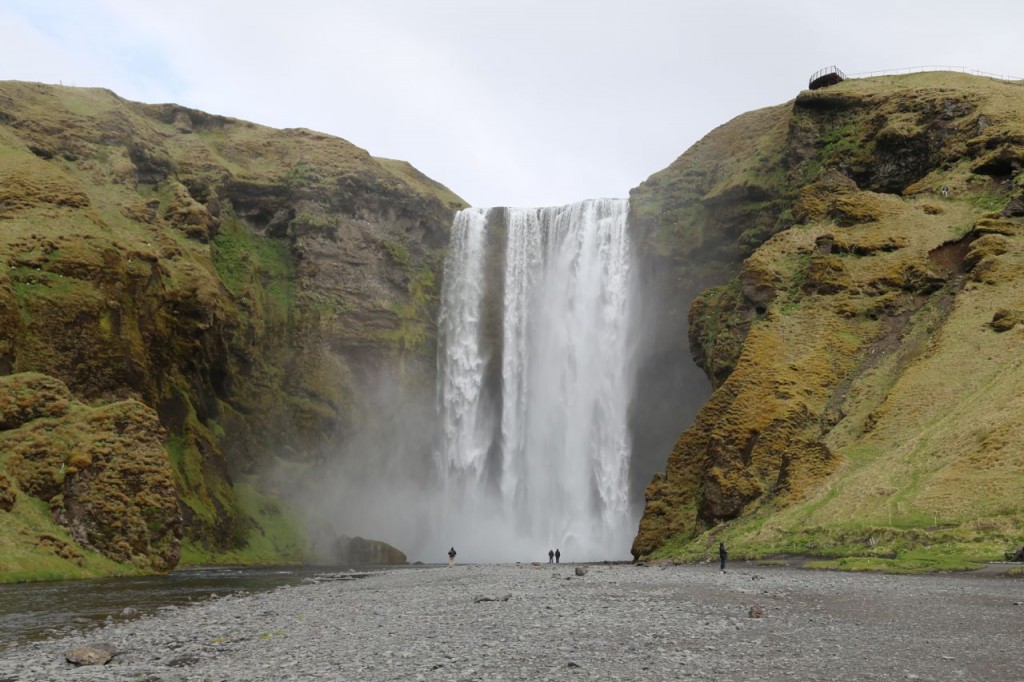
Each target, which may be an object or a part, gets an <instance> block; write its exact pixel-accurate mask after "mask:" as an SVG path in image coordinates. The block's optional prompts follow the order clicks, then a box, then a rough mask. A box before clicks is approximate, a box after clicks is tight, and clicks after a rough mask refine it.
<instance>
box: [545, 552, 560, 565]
mask: <svg viewBox="0 0 1024 682" xmlns="http://www.w3.org/2000/svg"><path fill="white" fill-rule="evenodd" d="M561 558H562V550H560V549H554V550H552V549H549V550H548V563H549V564H550V563H551V562H552V561H554V563H556V564H557V563H558V562H559V560H560V559H561Z"/></svg>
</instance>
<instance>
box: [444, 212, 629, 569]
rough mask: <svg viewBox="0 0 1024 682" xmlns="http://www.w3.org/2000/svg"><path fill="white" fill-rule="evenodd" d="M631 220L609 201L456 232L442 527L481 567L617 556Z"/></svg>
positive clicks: (448, 309) (625, 507) (473, 223)
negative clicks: (560, 556)
mask: <svg viewBox="0 0 1024 682" xmlns="http://www.w3.org/2000/svg"><path fill="white" fill-rule="evenodd" d="M628 209H629V203H628V201H626V200H606V199H604V200H594V201H584V202H581V203H577V204H572V205H569V206H563V207H559V208H541V209H516V208H509V209H490V210H487V209H476V208H474V209H464V210H463V211H461V212H460V213H459V214H458V215H457V216H456V218H455V223H454V226H453V229H452V240H451V246H450V250H449V255H448V260H447V262H446V270H445V282H444V287H443V290H442V302H441V317H440V329H439V339H440V343H439V357H438V367H439V372H438V401H439V410H440V415H441V420H442V428H443V433H442V438H441V441H442V442H441V444H440V447H439V451H438V456H437V460H438V466H439V467H440V471H441V480H442V484H443V504H442V509H443V518H442V520H441V524H440V527H441V529H442V532H443V533H445V534H447V536H450V537H452V538H453V540H452V541H453V542H462V543H465V544H469V545H471V546H472V547H473V548H474V554H476V555H478V556H480V557H481V558H486V559H487V560H517V559H525V558H530V557H536V558H539V557H543V556H544V555H545V554H546V552H547V551H548V549H550V548H561V550H562V552H563V553H564V554H565V555H566V556H571V557H572V558H573V559H574V560H576V559H606V558H624V557H625V556H628V546H629V542H630V538H631V537H632V534H633V532H634V530H635V523H636V518H637V516H636V511H637V510H636V509H631V507H630V500H629V465H630V453H631V444H630V435H629V429H628V423H627V422H628V419H627V416H628V415H627V410H628V407H629V401H630V397H631V395H632V390H633V379H634V368H633V363H632V360H631V358H632V353H631V348H630V341H631V339H630V336H629V333H630V325H629V315H630V308H631V304H632V299H633V296H634V286H633V258H632V249H631V245H630V241H629V238H628V235H627V232H626V216H627V213H628Z"/></svg>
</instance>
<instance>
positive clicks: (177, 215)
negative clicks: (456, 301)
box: [0, 82, 463, 570]
mask: <svg viewBox="0 0 1024 682" xmlns="http://www.w3.org/2000/svg"><path fill="white" fill-rule="evenodd" d="M462 205H463V203H462V202H461V200H459V199H458V197H456V196H455V195H453V194H452V193H451V192H450V191H448V190H447V189H446V188H444V187H443V186H441V185H439V184H438V183H436V182H433V181H431V180H429V179H428V178H425V177H424V176H423V175H422V174H420V173H419V172H418V171H416V170H415V169H413V168H412V167H411V166H409V165H408V164H405V163H404V162H397V161H392V160H378V159H375V158H373V157H371V156H370V155H369V154H367V153H366V152H365V151H364V150H362V149H359V148H358V147H355V146H354V145H352V144H350V143H348V142H346V141H345V140H342V139H340V138H336V137H331V136H328V135H323V134H320V133H316V132H313V131H308V130H303V129H294V130H275V129H271V128H266V127H263V126H258V125H254V124H251V123H247V122H244V121H238V120H235V119H229V118H225V117H219V116H214V115H210V114H206V113H203V112H199V111H195V110H190V109H186V108H183V107H179V106H176V105H145V104H138V103H133V102H128V101H125V100H123V99H121V98H119V97H117V96H116V95H114V94H113V93H111V92H109V91H106V90H99V89H82V88H69V87H58V86H47V85H41V84H33V83H20V82H0V263H2V265H3V267H2V268H0V374H14V373H19V372H39V373H43V374H45V375H49V376H52V377H55V378H56V379H58V380H59V381H61V382H63V383H64V384H66V385H67V386H68V388H69V389H70V391H71V394H72V395H73V396H74V397H75V398H76V399H77V400H81V401H84V402H88V403H92V402H109V401H116V400H122V399H134V400H137V401H140V402H141V403H142V404H145V405H147V406H149V407H151V408H153V409H154V410H155V411H156V413H157V414H158V415H159V421H160V424H161V425H162V426H163V428H164V429H165V430H166V433H167V437H168V446H167V452H168V457H169V459H170V461H171V464H172V466H173V471H174V477H175V481H176V484H177V486H178V488H179V491H180V495H181V503H182V510H183V512H184V520H185V527H186V534H187V537H188V538H189V540H190V541H191V542H192V543H194V544H195V545H196V546H197V547H198V548H199V551H207V552H213V553H214V554H216V553H218V552H226V551H228V550H231V551H237V550H240V549H244V548H245V547H247V546H251V545H252V543H250V539H253V538H257V537H258V538H265V536H266V533H267V528H268V527H269V525H274V524H278V523H279V522H280V521H281V519H283V517H282V516H281V515H280V514H277V515H276V516H275V515H274V514H273V513H271V516H274V518H275V519H276V520H271V521H266V520H264V521H261V520H259V519H254V517H253V516H252V514H251V513H250V511H249V510H247V507H251V508H255V507H259V508H262V509H265V510H266V509H269V510H274V509H277V507H276V505H275V504H274V502H273V499H272V496H273V491H272V490H263V491H261V492H259V493H258V494H259V495H268V494H269V495H271V497H270V498H266V500H265V502H266V503H265V504H262V503H261V504H255V502H253V500H254V499H255V498H254V497H253V495H250V494H249V493H246V495H248V498H247V499H249V500H250V502H245V501H244V500H242V499H240V498H239V495H238V490H239V488H238V486H239V485H242V484H244V483H246V481H247V480H248V479H250V477H251V476H253V475H254V474H256V473H257V472H258V471H259V470H260V469H261V468H262V467H264V466H266V465H267V463H268V462H272V461H278V460H280V459H281V458H284V459H291V460H294V461H296V462H300V463H301V462H305V463H306V464H307V465H308V464H310V463H311V462H315V461H316V460H317V459H318V458H321V459H322V458H324V457H327V456H328V455H329V453H330V452H332V451H333V449H334V448H335V447H336V445H337V443H338V442H339V441H343V440H344V438H345V437H346V435H347V434H349V433H351V432H353V431H354V430H356V429H357V428H358V427H359V425H360V423H361V421H363V420H365V419H367V415H368V414H371V413H372V411H373V408H372V407H370V406H368V397H367V395H368V393H370V392H372V390H373V377H374V376H375V374H376V373H377V372H379V371H381V370H382V369H383V370H389V369H390V368H392V367H396V366H402V367H406V368H409V369H408V371H407V372H406V373H405V374H403V375H402V376H403V380H406V381H408V382H410V383H430V382H432V377H431V376H430V372H431V371H432V367H433V356H434V348H433V337H434V331H433V330H434V319H435V317H436V315H435V310H436V304H437V303H436V301H437V288H438V287H437V282H439V280H440V276H439V275H440V267H441V254H442V252H443V248H444V246H445V244H446V243H447V230H448V227H449V226H450V222H451V216H452V213H453V211H454V210H456V209H457V208H459V207H461V206H462ZM12 480H13V481H14V485H15V486H17V485H18V482H17V478H16V477H12ZM242 490H249V489H248V488H243V489H242ZM243 497H245V496H243ZM0 526H3V524H0ZM282 532H284V534H285V535H289V534H290V535H291V536H292V537H291V538H290V539H289V538H286V537H281V538H280V542H277V543H271V544H274V546H275V547H277V548H278V549H280V548H281V547H289V548H291V549H289V550H288V552H289V553H290V557H291V558H296V557H298V556H299V554H300V550H298V549H296V548H297V547H298V543H297V541H296V538H295V537H294V536H295V533H294V530H293V531H291V532H286V531H282ZM264 544H266V543H264ZM278 549H275V550H268V555H267V556H266V557H265V558H266V559H267V560H273V559H280V558H281V557H280V555H277V556H274V552H277V551H278ZM0 570H3V567H2V566H0Z"/></svg>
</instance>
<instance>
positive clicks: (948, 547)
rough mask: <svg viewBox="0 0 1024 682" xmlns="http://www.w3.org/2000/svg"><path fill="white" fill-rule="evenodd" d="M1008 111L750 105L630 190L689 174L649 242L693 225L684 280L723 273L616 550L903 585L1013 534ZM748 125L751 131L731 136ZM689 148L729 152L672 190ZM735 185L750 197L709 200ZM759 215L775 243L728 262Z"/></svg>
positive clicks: (812, 101)
mask: <svg viewBox="0 0 1024 682" xmlns="http://www.w3.org/2000/svg"><path fill="white" fill-rule="evenodd" d="M1021 112H1024V88H1022V87H1021V86H1020V85H1019V84H1011V83H1002V82H998V81H991V80H988V79H984V78H977V77H971V76H964V75H960V74H934V73H933V74H920V75H915V76H902V77H888V78H882V79H870V80H865V81H850V82H847V83H843V84H841V85H839V86H836V87H834V88H828V89H825V90H821V91H817V92H816V93H802V94H801V96H800V98H798V99H797V100H796V102H795V103H793V104H790V105H786V106H784V107H776V108H773V109H769V110H764V111H763V112H762V119H770V120H772V121H775V123H773V124H765V123H764V122H763V121H762V123H761V124H760V125H759V127H758V128H756V129H752V128H751V125H750V124H751V120H752V117H751V116H750V115H747V116H745V117H741V118H740V119H737V120H736V121H735V122H734V123H730V124H728V125H727V126H724V127H723V128H722V129H719V131H715V132H713V133H712V134H711V135H709V137H708V140H707V141H706V142H705V141H702V142H701V143H698V145H696V146H695V148H694V149H695V150H696V151H695V152H693V153H691V152H688V153H687V155H684V156H683V157H682V158H681V159H680V160H679V161H677V162H676V163H675V164H673V166H672V167H670V168H669V169H666V171H664V172H663V174H662V176H663V177H656V178H655V179H652V181H649V182H648V183H645V186H642V187H641V188H640V190H638V192H637V195H638V197H639V198H641V199H642V198H643V197H644V196H645V195H646V194H647V193H650V192H654V193H656V194H657V193H660V199H659V200H660V202H661V203H662V205H664V204H665V203H667V202H671V201H673V196H674V195H673V194H672V192H670V191H665V190H664V189H659V188H664V187H669V186H671V185H673V183H675V184H676V185H678V184H679V183H686V182H690V184H689V185H688V187H689V191H690V194H691V196H690V197H689V198H688V199H684V200H683V201H682V202H681V205H682V206H683V209H681V210H683V215H684V216H685V217H684V218H682V219H680V218H677V217H672V216H670V217H669V218H667V223H658V222H657V221H654V223H653V224H652V225H650V226H649V229H650V230H652V234H655V235H660V237H659V239H661V240H663V242H662V244H663V246H664V244H667V245H668V251H669V252H670V253H677V254H683V253H685V252H686V250H688V249H691V248H692V243H693V242H692V241H690V242H687V244H685V245H678V246H676V245H675V244H676V243H675V241H674V240H673V238H672V234H673V233H672V231H673V230H678V229H680V227H683V228H685V229H684V232H685V231H686V230H690V229H691V228H686V227H685V226H686V225H687V224H689V223H687V220H691V221H700V220H704V221H705V222H704V224H703V229H704V230H705V236H704V237H703V240H704V242H705V245H704V246H703V247H702V248H703V249H704V250H705V252H706V253H708V254H711V256H712V258H711V260H712V262H711V263H710V265H709V271H708V272H707V273H705V276H710V268H715V269H719V270H724V271H725V272H726V273H728V272H729V268H730V267H731V268H734V270H733V273H736V272H738V276H737V275H735V274H734V275H733V277H736V279H734V280H733V283H732V284H730V285H727V286H725V287H722V288H719V289H713V290H711V291H710V292H708V293H706V294H705V295H703V296H702V297H701V299H700V305H699V306H698V307H696V308H695V310H696V311H699V313H698V314H696V315H695V316H691V340H694V339H695V340H697V342H698V343H699V344H700V352H699V353H697V354H696V355H697V356H698V359H700V360H701V361H702V362H703V364H704V366H705V368H706V369H707V370H708V373H709V375H710V376H712V379H713V381H715V383H716V386H717V391H716V392H715V394H714V395H713V396H712V398H711V400H710V401H709V402H708V404H707V405H706V406H705V408H704V410H703V411H702V412H701V414H700V416H699V417H698V420H697V422H696V423H695V425H694V426H693V427H691V429H690V430H688V431H687V432H686V433H684V434H683V436H682V438H681V439H680V441H679V443H678V444H677V446H676V449H675V450H674V451H673V453H672V455H671V457H670V460H669V464H668V468H667V470H666V472H665V474H662V475H659V476H657V477H656V478H655V480H654V481H653V482H652V484H651V485H650V486H649V487H648V491H647V495H648V503H647V510H646V512H645V515H644V518H643V520H642V522H641V528H640V533H639V535H638V538H637V542H636V543H635V544H634V553H635V554H636V555H637V556H641V557H651V558H661V559H685V560H696V559H702V558H708V557H710V556H712V555H713V554H714V551H715V546H716V545H717V542H718V541H721V540H724V541H725V542H726V543H727V545H729V546H730V548H731V553H732V554H733V555H734V556H736V557H748V558H761V557H770V556H771V555H773V554H801V555H812V556H819V557H822V563H820V564H819V565H821V566H830V567H841V568H847V569H851V570H862V569H882V570H892V571H919V570H942V569H955V568H969V567H972V566H976V565H978V563H979V562H982V561H985V560H994V559H1001V558H1002V554H1003V551H1005V550H1006V549H1009V548H1010V547H1012V546H1019V545H1020V544H1022V543H1024V536H1022V531H1021V530H1020V529H1021V527H1022V525H1024V496H1022V495H1021V491H1022V489H1024V460H1022V459H1021V457H1020V455H1019V451H1020V447H1021V445H1022V444H1024V427H1022V425H1021V423H1020V420H1019V419H1018V418H1016V417H1015V415H1019V414H1020V410H1021V408H1022V407H1024V404H1022V403H1021V400H1022V397H1021V394H1020V391H1019V386H1020V385H1022V382H1024V365H1022V362H1021V360H1020V359H1019V358H1018V355H1019V353H1018V352H1017V350H1016V349H1019V344H1020V342H1021V338H1022V337H1021V335H1022V334H1024V327H1022V326H1021V325H1019V324H1018V325H1014V324H1013V320H1017V319H1024V318H1020V316H1019V313H1020V311H1022V310H1024V243H1022V237H1021V233H1022V229H1024V225H1022V222H1024V218H1022V216H1024V210H1018V209H1017V208H1016V205H1017V204H1015V203H1014V202H1017V201H1019V200H1020V198H1021V196H1022V195H1024V187H1022V182H1024V178H1022V176H1021V175H1020V174H1019V172H1018V169H1019V168H1020V167H1021V163H1020V162H1021V161H1022V160H1024V114H1022V113H1021ZM730 129H732V130H731V132H730V134H729V135H725V134H724V131H726V130H730ZM783 130H784V131H785V132H784V133H781V132H780V131H783ZM750 133H753V134H759V135H763V136H765V137H766V138H767V139H766V140H765V141H764V142H762V143H760V144H758V143H757V142H756V141H751V140H744V141H742V142H741V143H737V144H739V147H736V146H735V145H734V144H733V143H732V142H731V140H739V139H742V138H743V135H744V134H750ZM780 139H783V140H784V144H782V145H781V146H780V145H779V140H780ZM708 148H715V149H716V154H725V155H727V156H728V157H729V158H733V157H734V156H739V157H742V160H740V159H737V160H734V161H727V162H723V163H721V164H718V165H716V166H714V167H713V168H714V170H709V171H707V172H705V174H704V179H703V180H702V182H701V183H696V184H695V183H693V182H692V178H694V177H698V175H697V174H698V173H700V172H702V169H706V168H707V159H706V158H705V157H704V156H702V154H703V150H705V149H708ZM755 148H760V149H775V150H777V153H776V154H775V155H774V156H772V155H767V156H765V157H757V158H755V159H754V160H751V157H750V156H749V155H746V152H747V151H749V150H750V149H755ZM751 163H753V164H754V166H753V168H752V167H751V165H750V164H751ZM723 169H724V170H723ZM773 171H774V172H773ZM716 173H718V175H716ZM687 178H690V179H691V180H690V181H687V180H686V179H687ZM765 178H771V180H770V181H765V180H764V179H765ZM758 179H759V180H758ZM754 182H760V185H759V186H761V187H762V188H769V189H770V191H768V192H765V193H762V194H761V195H758V196H752V195H751V194H750V192H747V193H746V194H740V193H735V192H734V194H733V198H732V199H731V201H730V202H726V203H724V204H723V203H722V202H721V200H720V199H718V198H716V197H720V196H721V192H722V190H721V188H722V187H744V186H745V187H749V186H751V183H754ZM766 197H768V199H767V204H766V203H765V198H766ZM768 205H770V206H772V207H774V208H771V209H769V208H766V206H768ZM688 207H689V208H688ZM1022 208H1024V207H1022ZM1004 209H1005V210H1004ZM768 210H773V211H777V216H778V217H777V218H776V220H775V222H774V224H773V227H772V233H773V234H774V236H771V237H770V238H767V237H766V238H765V239H763V240H761V242H760V243H759V244H758V245H757V247H756V249H754V250H753V251H751V252H750V254H749V255H745V254H743V252H742V249H741V248H740V246H741V245H742V242H741V241H740V240H738V235H744V234H746V235H749V234H750V233H749V228H748V227H746V226H748V225H750V224H751V215H752V214H753V212H754V211H762V212H763V211H768ZM708 216H711V219H710V220H707V218H708ZM673 221H674V222H673ZM668 223H672V224H668ZM709 228H714V229H716V230H717V231H716V232H714V233H713V234H716V235H717V238H718V239H720V240H722V241H723V242H725V243H724V244H710V245H708V244H707V243H706V242H707V241H708V237H707V231H708V230H709ZM663 246H662V247H660V248H663ZM730 249H731V251H730ZM730 253H731V254H732V255H730ZM737 292H739V296H737ZM723 306H724V307H723ZM1007 320H1008V321H1009V322H1006V321H1007ZM723 368H724V369H723Z"/></svg>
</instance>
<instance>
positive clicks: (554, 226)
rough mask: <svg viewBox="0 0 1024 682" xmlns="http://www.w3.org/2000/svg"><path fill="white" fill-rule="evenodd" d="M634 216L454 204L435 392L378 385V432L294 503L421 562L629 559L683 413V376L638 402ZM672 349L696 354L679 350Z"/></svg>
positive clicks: (390, 379) (641, 344)
mask: <svg viewBox="0 0 1024 682" xmlns="http://www.w3.org/2000/svg"><path fill="white" fill-rule="evenodd" d="M628 210H629V204H628V201H627V200H624V199H622V200H615V199H603V200H590V201H584V202H579V203H577V204H572V205H569V206H563V207H556V208H540V209H513V208H494V209H479V208H471V209H465V210H463V211H461V212H460V213H458V214H457V216H456V218H455V221H454V224H453V227H452V234H451V241H450V245H449V253H448V257H447V260H446V263H445V273H444V281H443V287H442V292H441V305H440V316H439V320H438V357H437V371H436V386H423V387H422V388H421V389H420V390H417V389H415V388H412V387H410V385H409V382H408V381H399V380H398V379H397V377H394V376H388V375H387V374H385V375H382V376H379V377H376V378H375V379H374V381H373V382H371V383H372V384H373V386H374V387H375V388H374V395H372V396H369V402H370V403H371V408H370V409H371V410H372V411H373V412H374V413H375V419H374V423H375V426H374V427H372V428H364V429H362V430H361V431H360V432H359V433H357V434H355V435H354V436H352V437H349V438H347V439H346V442H345V444H344V447H343V452H339V456H338V457H336V458H335V459H334V460H333V466H330V467H328V468H326V469H323V470H321V471H319V472H318V474H317V481H316V486H315V488H316V489H315V490H310V491H309V492H307V493H306V494H305V498H304V499H301V500H300V501H299V502H300V506H302V507H304V509H305V515H306V516H307V518H313V519H316V520H317V521H316V523H314V526H315V528H313V529H312V535H313V537H314V539H315V540H316V541H317V542H318V544H319V545H320V546H321V547H326V546H328V545H329V544H330V542H332V539H333V538H335V537H337V536H339V535H347V536H357V535H358V536H362V537H365V538H370V539H375V540H382V541H385V542H388V543H390V544H392V545H394V546H395V547H397V548H399V549H401V550H402V551H403V552H405V553H406V554H407V556H408V558H409V560H410V561H423V562H425V563H441V562H443V561H445V560H446V556H445V554H446V552H447V550H448V547H449V546H455V547H456V549H457V551H458V553H459V560H460V561H467V562H505V561H546V560H547V552H548V550H549V549H554V548H557V549H560V550H561V553H562V557H563V560H565V561H597V560H624V559H628V558H630V546H631V544H632V540H633V536H634V535H635V533H636V530H637V524H638V520H639V516H640V513H641V511H642V504H643V497H642V490H643V487H644V486H645V485H646V483H647V481H649V479H650V474H651V473H652V471H653V470H655V469H660V468H663V467H664V462H665V458H666V457H667V453H668V451H669V450H670V449H671V444H672V442H673V441H674V438H675V437H676V436H678V433H679V432H680V431H681V430H682V428H684V427H685V426H686V424H684V423H681V420H682V419H687V418H689V416H690V415H686V414H684V411H681V410H679V409H677V407H676V404H677V403H678V397H679V393H680V391H679V390H678V389H679V387H678V386H677V385H673V386H672V390H671V391H665V392H663V393H664V395H650V394H649V393H645V394H644V397H643V400H640V401H639V402H638V401H637V395H638V391H637V386H636V376H637V373H638V371H639V370H638V367H640V366H641V365H642V364H643V362H642V360H643V359H642V358H638V355H643V354H644V352H645V351H644V349H645V347H646V346H648V345H650V344H649V342H648V341H647V340H646V339H645V338H644V337H645V334H646V333H648V332H649V330H650V327H651V326H652V325H650V324H648V323H646V322H645V321H644V320H643V319H642V316H643V315H644V314H647V315H650V314H651V313H650V310H649V309H650V306H648V311H647V312H646V313H643V312H641V311H642V310H643V309H644V306H642V305H639V303H638V300H637V299H638V291H637V286H636V283H637V279H638V278H637V269H638V268H637V266H636V264H635V262H634V261H635V259H634V254H633V247H632V244H631V240H630V235H629V232H628V226H627V214H628ZM682 339H683V341H682V342H681V344H685V334H684V335H683V336H682ZM675 358H676V359H675V360H674V362H675V364H676V365H680V364H686V365H690V364H692V363H690V362H689V359H688V358H687V357H686V353H685V345H681V346H680V348H679V352H677V353H676V355H675ZM649 369H650V368H648V372H649ZM664 369H665V370H666V371H665V372H664V373H665V374H666V376H671V375H672V370H671V368H668V367H666V368H664ZM384 371H385V372H387V371H390V370H384ZM428 374H433V373H432V372H429V373H428ZM698 393H705V391H704V390H698ZM669 394H671V395H669ZM644 401H648V402H651V403H657V404H658V405H662V406H668V409H667V410H666V416H665V418H662V417H660V416H659V419H661V420H662V421H663V422H664V424H662V425H661V427H660V432H659V429H658V428H652V427H651V426H650V424H649V423H647V424H645V427H644V430H645V434H644V437H643V438H642V439H640V440H641V441H642V442H643V443H644V445H643V447H645V448H646V449H647V451H646V452H644V453H642V454H641V456H640V457H637V456H636V455H637V453H635V452H634V451H633V450H634V441H635V440H636V438H635V434H631V428H632V429H633V430H635V429H636V424H637V422H638V421H643V420H642V419H640V420H638V418H637V415H638V414H640V415H643V414H647V413H652V412H653V413H658V410H657V409H653V410H652V409H646V408H644V406H643V404H644ZM648 422H649V420H648ZM652 434H653V436H652Z"/></svg>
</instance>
